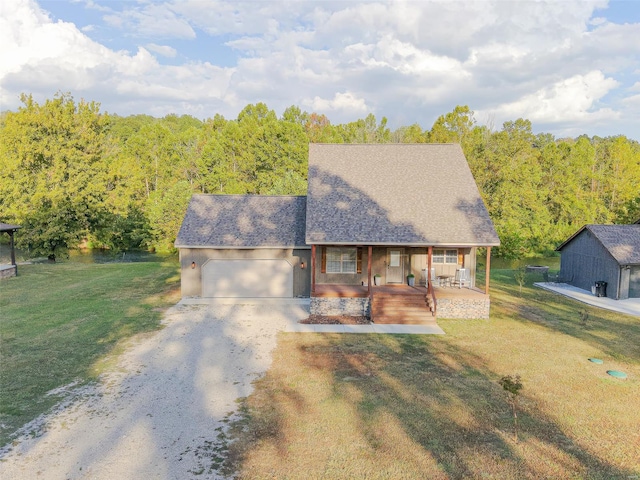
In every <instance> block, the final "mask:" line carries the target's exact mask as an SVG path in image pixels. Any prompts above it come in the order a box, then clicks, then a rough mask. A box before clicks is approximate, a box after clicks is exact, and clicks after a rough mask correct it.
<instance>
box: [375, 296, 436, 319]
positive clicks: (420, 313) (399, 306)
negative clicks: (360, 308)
mask: <svg viewBox="0 0 640 480" xmlns="http://www.w3.org/2000/svg"><path fill="white" fill-rule="evenodd" d="M371 321H372V322H374V323H388V324H413V325H416V324H417V325H424V324H433V323H435V317H434V316H433V313H432V310H431V306H430V305H429V300H428V299H427V297H426V296H423V295H402V294H389V293H380V294H378V293H374V294H373V298H372V302H371Z"/></svg>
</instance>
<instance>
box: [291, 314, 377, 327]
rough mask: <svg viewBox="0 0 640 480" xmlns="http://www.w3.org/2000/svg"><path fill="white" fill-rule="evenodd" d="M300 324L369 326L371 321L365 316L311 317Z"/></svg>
mask: <svg viewBox="0 0 640 480" xmlns="http://www.w3.org/2000/svg"><path fill="white" fill-rule="evenodd" d="M298 323H304V324H312V325H369V324H370V323H371V321H369V319H368V318H367V317H364V316H351V315H309V318H307V319H305V320H300V322H298Z"/></svg>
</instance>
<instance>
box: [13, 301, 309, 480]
mask: <svg viewBox="0 0 640 480" xmlns="http://www.w3.org/2000/svg"><path fill="white" fill-rule="evenodd" d="M308 314H309V311H308V306H305V305H295V304H286V303H282V304H269V305H261V304H254V305H250V304H248V305H239V304H235V305H185V304H182V303H180V304H178V305H176V306H174V307H172V308H171V309H170V310H169V311H168V312H167V313H166V315H165V319H164V323H165V328H164V329H163V330H161V331H159V332H155V333H154V334H151V335H146V336H144V337H138V338H137V339H135V341H134V342H133V344H132V345H131V346H130V347H128V348H127V349H126V351H125V353H124V354H122V355H121V356H120V357H119V359H118V364H117V366H116V367H114V368H113V369H110V372H109V373H107V374H104V375H103V376H102V377H101V379H100V382H99V383H98V384H97V385H92V386H89V387H83V388H73V386H69V388H68V389H66V390H67V391H66V392H65V391H64V390H65V389H59V390H60V391H62V392H63V393H67V394H68V400H67V402H65V403H64V404H62V405H61V406H60V407H59V408H58V409H57V411H56V412H54V413H52V414H49V415H47V416H45V417H43V418H39V419H37V420H36V421H34V422H33V423H32V424H30V425H29V426H28V427H27V428H26V429H25V436H23V437H22V438H21V439H20V441H19V442H18V443H17V445H16V446H15V447H14V448H12V449H11V450H10V451H8V452H7V451H5V452H1V453H0V478H2V479H3V480H4V479H7V480H9V479H37V478H46V479H79V478H83V479H84V478H87V479H89V478H91V479H109V480H113V479H189V478H198V479H203V478H220V477H218V476H217V475H216V473H215V471H213V470H212V469H211V464H212V461H211V458H210V455H211V445H214V444H215V443H216V441H217V436H218V434H219V432H220V431H221V427H223V426H224V425H225V422H223V420H225V418H227V417H228V416H229V415H230V414H231V412H233V411H235V410H236V408H237V403H236V400H237V399H238V398H239V397H244V396H247V395H248V394H249V393H250V392H251V390H252V385H251V383H252V381H253V380H255V379H256V378H258V377H259V376H260V375H262V374H263V373H264V372H265V371H266V370H267V369H268V368H269V365H270V363H271V351H272V350H273V349H274V347H275V345H276V334H277V332H278V331H280V330H284V329H285V328H287V326H288V325H291V324H292V323H295V322H296V321H298V320H300V319H303V318H306V317H307V316H308ZM43 368H44V366H43ZM58 393H59V392H58ZM32 432H38V433H37V434H36V435H35V436H34V434H33V433H32Z"/></svg>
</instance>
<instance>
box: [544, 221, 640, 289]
mask: <svg viewBox="0 0 640 480" xmlns="http://www.w3.org/2000/svg"><path fill="white" fill-rule="evenodd" d="M556 250H557V251H559V252H560V256H561V257H560V276H561V277H562V278H564V279H565V281H566V282H567V283H570V284H572V285H575V286H576V287H578V288H582V289H585V290H591V287H592V286H593V285H594V284H595V282H597V281H604V282H607V297H609V298H614V299H616V300H624V299H627V298H640V224H634V225H585V226H584V227H582V228H581V229H580V230H578V231H577V232H576V233H575V234H574V235H572V236H571V237H570V238H569V239H568V240H567V241H565V242H564V243H563V244H562V245H560V246H559V247H558V248H557V249H556Z"/></svg>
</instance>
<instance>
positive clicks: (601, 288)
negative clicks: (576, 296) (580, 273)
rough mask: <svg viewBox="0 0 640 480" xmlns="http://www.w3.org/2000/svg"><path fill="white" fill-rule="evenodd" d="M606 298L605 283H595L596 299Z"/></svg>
mask: <svg viewBox="0 0 640 480" xmlns="http://www.w3.org/2000/svg"><path fill="white" fill-rule="evenodd" d="M606 296H607V282H596V297H606Z"/></svg>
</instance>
